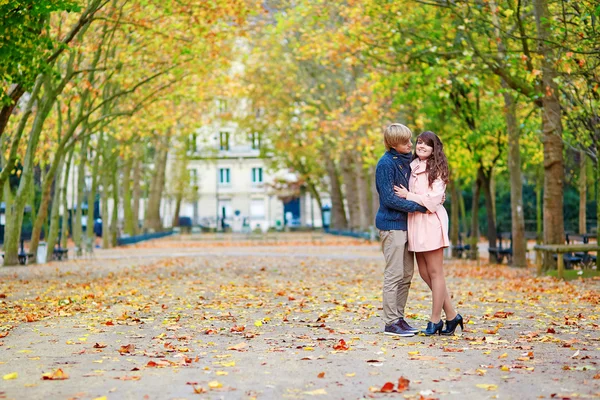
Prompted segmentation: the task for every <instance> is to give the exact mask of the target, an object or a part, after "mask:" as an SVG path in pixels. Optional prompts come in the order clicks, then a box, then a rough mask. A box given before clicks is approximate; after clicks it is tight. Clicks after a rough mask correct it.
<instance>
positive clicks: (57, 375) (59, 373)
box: [42, 368, 69, 381]
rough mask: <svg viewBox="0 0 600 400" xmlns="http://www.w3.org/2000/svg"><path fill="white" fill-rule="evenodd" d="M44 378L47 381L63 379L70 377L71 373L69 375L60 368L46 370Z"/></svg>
mask: <svg viewBox="0 0 600 400" xmlns="http://www.w3.org/2000/svg"><path fill="white" fill-rule="evenodd" d="M42 379H43V380H45V381H62V380H65V379H69V375H67V374H66V373H65V372H64V371H63V370H62V369H60V368H58V369H56V370H54V371H52V372H46V373H45V374H42Z"/></svg>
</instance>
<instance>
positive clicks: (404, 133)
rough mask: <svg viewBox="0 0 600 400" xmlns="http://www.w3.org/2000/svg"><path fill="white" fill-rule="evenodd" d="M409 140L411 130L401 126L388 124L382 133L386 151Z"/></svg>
mask: <svg viewBox="0 0 600 400" xmlns="http://www.w3.org/2000/svg"><path fill="white" fill-rule="evenodd" d="M411 138H412V132H411V130H410V129H408V127H406V126H404V125H402V124H398V123H393V124H390V125H389V126H388V127H387V128H385V130H384V131H383V142H384V143H385V149H386V150H388V151H389V150H390V149H392V148H395V147H396V146H398V145H400V144H405V143H407V142H408V141H410V139H411Z"/></svg>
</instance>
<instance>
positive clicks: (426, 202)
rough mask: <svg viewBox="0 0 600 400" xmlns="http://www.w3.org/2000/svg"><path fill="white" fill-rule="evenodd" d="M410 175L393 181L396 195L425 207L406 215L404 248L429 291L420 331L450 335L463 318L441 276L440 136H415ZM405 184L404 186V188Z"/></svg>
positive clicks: (444, 238)
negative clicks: (428, 308)
mask: <svg viewBox="0 0 600 400" xmlns="http://www.w3.org/2000/svg"><path fill="white" fill-rule="evenodd" d="M410 167H411V175H410V179H409V182H408V186H406V185H397V186H395V187H394V191H395V193H396V194H397V196H398V198H401V199H406V200H412V201H414V202H417V203H419V204H421V205H423V206H425V207H426V208H427V210H428V211H429V212H428V213H424V214H422V213H413V214H410V215H409V216H408V249H409V250H410V251H414V252H415V254H416V257H417V265H418V267H419V274H420V275H421V278H423V280H424V281H425V283H427V285H428V286H429V288H430V289H431V292H432V298H433V301H432V306H431V316H430V318H429V322H428V323H427V328H426V329H425V331H424V332H423V333H425V334H426V335H434V334H436V333H439V334H445V335H452V334H454V331H455V330H456V327H457V326H458V325H460V327H461V329H462V328H463V318H462V316H461V315H460V314H458V313H457V312H456V310H455V309H454V307H453V305H452V300H450V295H449V294H448V289H447V288H446V280H445V278H444V269H443V263H444V254H443V249H444V247H448V246H449V244H450V240H449V239H448V213H447V212H446V209H445V208H444V206H443V203H444V199H445V196H444V193H445V191H446V184H447V183H448V176H449V171H448V160H447V159H446V155H445V154H444V146H443V144H442V141H441V140H440V138H439V137H438V136H437V135H436V134H435V133H433V132H430V131H426V132H423V133H421V134H420V135H419V137H417V145H416V149H415V154H414V156H413V160H412V162H411V163H410ZM407 187H408V190H407ZM442 309H443V310H444V313H445V314H446V329H442V328H443V326H444V322H443V321H442V316H441V315H442Z"/></svg>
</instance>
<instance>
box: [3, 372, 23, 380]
mask: <svg viewBox="0 0 600 400" xmlns="http://www.w3.org/2000/svg"><path fill="white" fill-rule="evenodd" d="M18 376H19V375H18V374H17V373H16V372H12V373H10V374H6V375H4V376H3V377H2V378H3V379H4V380H5V381H8V380H10V379H17V377H18Z"/></svg>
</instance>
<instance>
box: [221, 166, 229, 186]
mask: <svg viewBox="0 0 600 400" xmlns="http://www.w3.org/2000/svg"><path fill="white" fill-rule="evenodd" d="M219 183H220V184H223V185H224V184H228V183H231V176H230V170H229V168H219Z"/></svg>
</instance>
